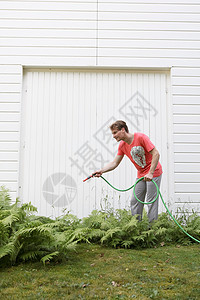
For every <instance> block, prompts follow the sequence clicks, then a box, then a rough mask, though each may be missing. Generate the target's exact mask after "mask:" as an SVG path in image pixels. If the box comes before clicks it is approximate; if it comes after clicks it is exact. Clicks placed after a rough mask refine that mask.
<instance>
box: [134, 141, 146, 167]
mask: <svg viewBox="0 0 200 300" xmlns="http://www.w3.org/2000/svg"><path fill="white" fill-rule="evenodd" d="M131 156H132V158H133V160H134V161H135V162H136V164H137V165H138V166H140V167H142V168H144V167H145V166H146V159H145V151H144V148H143V147H142V146H135V147H133V148H132V149H131Z"/></svg>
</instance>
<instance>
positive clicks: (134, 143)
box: [93, 120, 162, 222]
mask: <svg viewBox="0 0 200 300" xmlns="http://www.w3.org/2000/svg"><path fill="white" fill-rule="evenodd" d="M110 129H111V131H112V135H113V138H114V139H116V141H117V142H120V143H119V147H118V153H117V156H116V157H115V158H114V160H113V161H112V162H110V163H108V164H107V165H106V166H105V167H103V168H102V169H101V170H98V171H96V172H95V173H93V176H95V177H100V176H101V175H102V174H103V173H106V172H109V171H112V170H114V169H115V168H116V167H117V166H118V165H119V164H120V162H121V161H122V159H123V157H124V155H127V156H128V158H129V159H130V160H131V162H132V163H133V164H134V165H135V167H136V169H137V171H138V172H137V179H138V178H141V177H144V180H142V181H139V182H138V183H137V185H136V187H135V194H136V196H137V198H138V199H140V200H141V201H143V202H144V200H145V196H146V201H147V202H151V201H152V200H154V199H155V197H156V195H157V190H156V188H155V185H154V183H153V182H152V179H153V180H154V181H155V182H156V183H157V185H158V187H160V182H161V176H162V166H161V164H160V162H159V157H160V154H159V152H158V150H157V149H156V147H155V146H154V145H153V144H152V142H151V141H150V139H149V138H148V137H147V136H146V135H145V134H143V133H134V134H133V133H130V132H129V130H128V127H127V125H126V123H125V122H124V121H121V120H119V121H116V122H115V123H113V124H112V125H111V126H110ZM143 206H144V204H142V203H140V202H139V201H137V199H136V198H135V196H134V195H133V196H132V198H131V213H132V215H133V216H134V215H136V214H137V215H138V216H139V219H140V220H141V218H142V211H143ZM148 218H149V222H152V221H153V220H156V219H157V218H158V200H157V201H155V202H153V203H152V204H149V205H148Z"/></svg>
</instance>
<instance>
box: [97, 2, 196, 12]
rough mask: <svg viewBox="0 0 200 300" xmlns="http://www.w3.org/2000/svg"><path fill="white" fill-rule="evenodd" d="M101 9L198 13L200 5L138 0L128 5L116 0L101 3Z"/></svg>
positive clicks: (108, 10) (111, 10)
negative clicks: (141, 1) (141, 0)
mask: <svg viewBox="0 0 200 300" xmlns="http://www.w3.org/2000/svg"><path fill="white" fill-rule="evenodd" d="M99 9H100V11H106V12H113V11H116V12H120V13H121V12H130V11H131V12H133V13H141V12H144V11H145V12H146V13H163V12H165V13H172V12H173V13H174V14H175V13H178V14H180V13H187V14H189V13H198V12H200V6H199V5H192V6H191V5H189V3H188V5H181V4H179V5H178V4H177V3H174V4H173V5H170V3H163V4H161V3H157V4H155V3H142V4H140V3H137V1H133V2H132V3H130V2H129V3H128V2H126V5H124V3H123V2H122V1H121V3H119V2H115V3H113V4H111V3H109V1H108V2H107V3H101V1H100V3H99Z"/></svg>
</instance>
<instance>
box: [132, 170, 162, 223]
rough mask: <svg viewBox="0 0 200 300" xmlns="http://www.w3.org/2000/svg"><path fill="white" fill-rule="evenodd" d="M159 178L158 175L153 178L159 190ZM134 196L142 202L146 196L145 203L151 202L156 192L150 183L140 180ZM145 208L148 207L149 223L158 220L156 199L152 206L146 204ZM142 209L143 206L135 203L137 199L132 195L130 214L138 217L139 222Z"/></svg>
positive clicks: (137, 202)
mask: <svg viewBox="0 0 200 300" xmlns="http://www.w3.org/2000/svg"><path fill="white" fill-rule="evenodd" d="M161 177H162V175H160V176H159V177H154V178H153V180H154V181H155V183H156V184H157V185H158V187H159V188H160V182H161ZM137 179H138V178H137ZM135 194H136V196H137V198H138V199H139V200H141V201H142V202H144V200H145V196H146V202H151V201H152V200H154V199H155V197H156V195H157V190H156V187H155V185H154V183H153V182H152V181H144V180H142V181H139V182H138V183H137V184H136V187H135ZM145 205H146V204H145ZM147 206H148V218H149V222H152V221H153V220H157V218H158V199H157V200H156V201H155V202H154V203H152V204H147ZM143 207H144V204H142V203H140V202H139V201H137V199H136V198H135V196H134V194H133V196H132V198H131V214H132V215H133V216H134V215H138V219H139V220H141V219H142V211H143Z"/></svg>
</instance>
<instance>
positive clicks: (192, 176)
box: [174, 172, 200, 200]
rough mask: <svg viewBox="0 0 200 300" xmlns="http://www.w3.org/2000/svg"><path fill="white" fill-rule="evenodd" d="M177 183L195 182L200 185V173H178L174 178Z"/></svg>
mask: <svg viewBox="0 0 200 300" xmlns="http://www.w3.org/2000/svg"><path fill="white" fill-rule="evenodd" d="M174 178H175V180H176V182H177V183H188V182H195V183H199V185H200V172H199V173H187V174H185V173H176V174H175V176H174ZM199 200H200V199H199Z"/></svg>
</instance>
